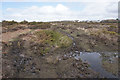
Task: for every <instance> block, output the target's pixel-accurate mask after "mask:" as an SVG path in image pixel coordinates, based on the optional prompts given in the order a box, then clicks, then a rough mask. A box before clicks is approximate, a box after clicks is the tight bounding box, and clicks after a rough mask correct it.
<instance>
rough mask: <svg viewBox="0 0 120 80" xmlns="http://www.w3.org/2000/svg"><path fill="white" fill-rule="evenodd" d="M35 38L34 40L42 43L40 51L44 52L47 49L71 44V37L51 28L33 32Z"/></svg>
mask: <svg viewBox="0 0 120 80" xmlns="http://www.w3.org/2000/svg"><path fill="white" fill-rule="evenodd" d="M34 35H36V38H35V39H34V41H36V40H37V42H38V43H42V44H43V45H44V46H45V47H44V48H43V49H41V50H40V51H41V53H46V52H48V51H49V50H51V49H52V48H53V49H56V48H66V47H69V46H70V45H71V44H72V39H71V38H69V37H68V36H66V35H64V34H62V33H60V32H56V31H52V30H41V31H37V32H35V33H34Z"/></svg>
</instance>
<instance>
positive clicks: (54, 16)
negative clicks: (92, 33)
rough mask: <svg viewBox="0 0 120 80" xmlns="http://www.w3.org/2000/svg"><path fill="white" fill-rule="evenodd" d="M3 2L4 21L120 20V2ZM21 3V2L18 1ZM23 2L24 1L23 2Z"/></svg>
mask: <svg viewBox="0 0 120 80" xmlns="http://www.w3.org/2000/svg"><path fill="white" fill-rule="evenodd" d="M11 1H13V2H8V1H3V2H2V20H16V21H23V20H27V21H59V20H102V19H116V18H118V2H117V0H116V1H115V0H110V1H102V2H99V1H98V2H96V1H94V2H93V1H91V2H87V1H84V2H82V1H79V2H76V1H74V2H72V1H71V2H65V1H63V2H27V1H26V2H14V1H15V0H11ZM18 1H19V0H18ZM21 1H22V0H21Z"/></svg>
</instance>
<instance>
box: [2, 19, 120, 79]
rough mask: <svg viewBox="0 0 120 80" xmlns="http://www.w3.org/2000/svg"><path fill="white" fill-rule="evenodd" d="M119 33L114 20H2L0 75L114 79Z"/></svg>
mask: <svg viewBox="0 0 120 80" xmlns="http://www.w3.org/2000/svg"><path fill="white" fill-rule="evenodd" d="M119 36H120V34H119V33H118V25H117V23H116V22H114V23H112V22H83V21H82V22H79V21H55V22H27V21H23V22H15V21H3V22H2V42H1V44H2V68H3V69H2V70H3V71H2V76H3V78H100V77H102V78H103V77H104V78H111V77H112V78H116V77H117V76H118V60H117V59H118V52H117V51H118V42H117V40H118V37H119ZM84 55H86V56H84ZM91 55H92V56H91ZM94 61H96V62H94ZM97 63H99V64H97ZM102 73H104V74H102Z"/></svg>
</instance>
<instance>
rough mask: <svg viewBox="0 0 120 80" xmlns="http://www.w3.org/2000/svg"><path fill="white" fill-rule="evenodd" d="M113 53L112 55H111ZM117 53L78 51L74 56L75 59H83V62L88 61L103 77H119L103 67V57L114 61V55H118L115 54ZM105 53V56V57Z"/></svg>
mask: <svg viewBox="0 0 120 80" xmlns="http://www.w3.org/2000/svg"><path fill="white" fill-rule="evenodd" d="M111 54H112V55H111ZM116 54H117V53H109V54H107V53H102V54H100V53H97V52H92V53H89V52H78V51H76V52H75V53H74V54H73V56H74V58H75V59H77V60H78V59H81V60H82V61H83V62H88V64H89V65H90V68H91V69H93V70H94V71H96V72H98V73H99V76H100V77H101V78H117V77H116V76H114V75H113V74H112V73H110V72H108V71H106V70H105V69H104V68H103V67H102V59H104V58H105V59H107V60H109V61H111V62H113V61H112V60H110V59H112V58H113V57H117V56H115V55H116ZM103 55H104V56H105V55H106V56H105V57H103Z"/></svg>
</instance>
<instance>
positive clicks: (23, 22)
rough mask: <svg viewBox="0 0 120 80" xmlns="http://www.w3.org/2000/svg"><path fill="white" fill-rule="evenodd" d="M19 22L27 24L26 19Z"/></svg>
mask: <svg viewBox="0 0 120 80" xmlns="http://www.w3.org/2000/svg"><path fill="white" fill-rule="evenodd" d="M20 24H28V21H26V20H24V21H21V22H20Z"/></svg>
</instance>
